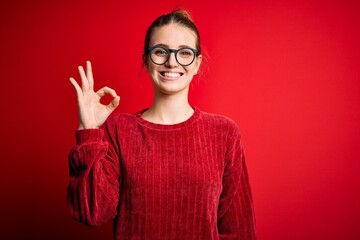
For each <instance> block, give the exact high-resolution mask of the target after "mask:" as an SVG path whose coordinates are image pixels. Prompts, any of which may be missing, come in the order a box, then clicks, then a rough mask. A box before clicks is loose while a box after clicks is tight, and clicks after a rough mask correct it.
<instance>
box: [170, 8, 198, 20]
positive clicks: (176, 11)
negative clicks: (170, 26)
mask: <svg viewBox="0 0 360 240" xmlns="http://www.w3.org/2000/svg"><path fill="white" fill-rule="evenodd" d="M170 14H173V15H175V16H177V17H179V18H185V19H187V20H189V21H191V22H194V21H193V18H192V16H191V14H190V13H189V12H188V11H187V10H185V9H183V8H175V9H174V10H173V11H172V12H171V13H170Z"/></svg>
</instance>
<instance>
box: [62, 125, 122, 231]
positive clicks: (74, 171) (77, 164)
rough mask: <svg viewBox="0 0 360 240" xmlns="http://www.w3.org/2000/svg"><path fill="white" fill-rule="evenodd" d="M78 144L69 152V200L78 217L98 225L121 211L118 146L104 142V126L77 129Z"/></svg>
mask: <svg viewBox="0 0 360 240" xmlns="http://www.w3.org/2000/svg"><path fill="white" fill-rule="evenodd" d="M76 137H77V146H75V147H74V148H73V149H72V150H71V152H70V154H69V169H70V182H69V186H68V192H67V202H68V206H69V209H70V213H71V215H72V217H73V218H74V219H76V220H77V221H80V222H82V223H84V224H86V225H91V226H98V225H101V224H102V223H104V222H106V221H108V220H109V219H111V218H114V217H115V215H116V213H117V211H116V210H117V205H118V201H119V192H120V185H121V182H120V180H121V175H120V166H119V161H118V155H117V153H116V151H115V149H114V148H113V147H112V146H111V144H109V142H107V141H104V130H103V129H88V130H80V131H77V132H76Z"/></svg>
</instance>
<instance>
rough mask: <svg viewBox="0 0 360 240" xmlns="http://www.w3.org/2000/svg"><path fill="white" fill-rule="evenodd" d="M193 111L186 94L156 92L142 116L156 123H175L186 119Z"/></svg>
mask: <svg viewBox="0 0 360 240" xmlns="http://www.w3.org/2000/svg"><path fill="white" fill-rule="evenodd" d="M193 113H194V109H193V108H192V107H191V106H190V104H189V102H188V97H187V94H184V95H180V96H179V95H177V96H174V95H157V94H156V95H155V98H154V102H153V104H152V106H151V107H150V108H149V109H148V110H147V111H145V112H144V113H143V115H142V118H143V119H145V120H147V121H150V122H153V123H158V124H177V123H181V122H184V121H186V120H188V119H189V118H190V117H191V116H192V114H193Z"/></svg>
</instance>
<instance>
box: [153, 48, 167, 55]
mask: <svg viewBox="0 0 360 240" xmlns="http://www.w3.org/2000/svg"><path fill="white" fill-rule="evenodd" d="M152 53H153V54H155V55H156V56H166V55H167V54H168V53H167V52H166V51H165V49H162V48H154V50H153V51H152Z"/></svg>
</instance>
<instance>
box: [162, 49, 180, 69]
mask: <svg viewBox="0 0 360 240" xmlns="http://www.w3.org/2000/svg"><path fill="white" fill-rule="evenodd" d="M165 65H166V66H168V67H177V66H178V62H177V61H176V57H175V53H174V52H170V55H169V59H168V60H167V62H166V63H165Z"/></svg>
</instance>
